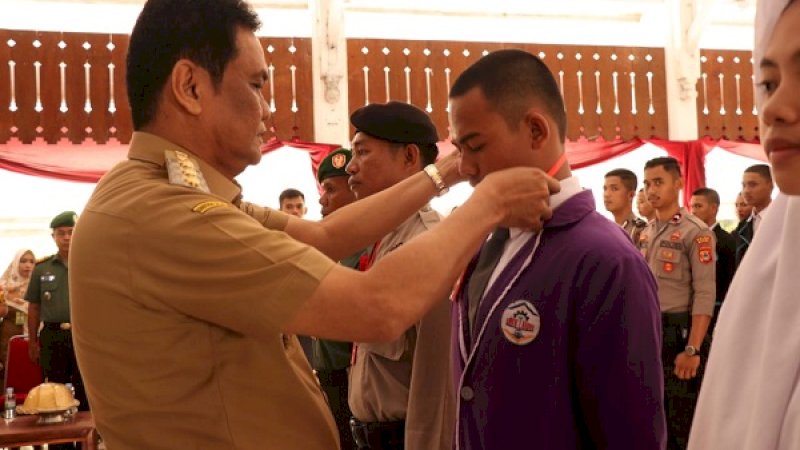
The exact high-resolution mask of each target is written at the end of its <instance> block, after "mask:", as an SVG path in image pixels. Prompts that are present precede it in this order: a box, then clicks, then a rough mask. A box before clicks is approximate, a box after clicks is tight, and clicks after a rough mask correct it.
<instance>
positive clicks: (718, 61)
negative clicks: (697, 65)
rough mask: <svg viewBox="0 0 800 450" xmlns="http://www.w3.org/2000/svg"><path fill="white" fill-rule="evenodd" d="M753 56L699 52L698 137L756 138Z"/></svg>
mask: <svg viewBox="0 0 800 450" xmlns="http://www.w3.org/2000/svg"><path fill="white" fill-rule="evenodd" d="M752 58H753V56H752V53H751V52H749V51H737V50H702V51H701V53H700V62H701V76H700V80H699V81H698V82H697V125H698V131H699V134H700V136H710V137H712V138H714V139H721V138H724V139H729V140H745V141H753V140H757V139H758V111H756V107H755V102H754V80H753V59H752Z"/></svg>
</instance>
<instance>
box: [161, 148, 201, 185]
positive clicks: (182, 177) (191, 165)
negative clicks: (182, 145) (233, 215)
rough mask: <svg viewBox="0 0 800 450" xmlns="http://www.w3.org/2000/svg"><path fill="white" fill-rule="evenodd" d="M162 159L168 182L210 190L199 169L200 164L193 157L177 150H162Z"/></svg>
mask: <svg viewBox="0 0 800 450" xmlns="http://www.w3.org/2000/svg"><path fill="white" fill-rule="evenodd" d="M164 160H165V161H166V164H167V174H168V175H169V182H170V184H175V185H178V186H187V187H190V188H194V189H199V190H201V191H203V192H210V190H209V189H208V184H207V183H206V179H205V177H204V176H203V172H201V171H200V164H198V162H197V160H195V159H194V157H192V156H190V155H189V154H188V153H185V152H182V151H179V150H164Z"/></svg>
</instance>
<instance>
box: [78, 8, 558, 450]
mask: <svg viewBox="0 0 800 450" xmlns="http://www.w3.org/2000/svg"><path fill="white" fill-rule="evenodd" d="M195 3H197V2H193V3H192V6H191V7H187V4H186V2H185V1H183V0H149V1H148V2H147V3H146V4H145V6H144V8H143V10H142V13H141V14H140V16H139V18H138V20H137V23H136V26H135V27H134V29H133V32H132V34H131V38H130V44H129V47H128V57H127V72H126V77H127V83H128V95H129V102H130V105H131V112H132V118H133V125H134V129H135V130H136V132H135V133H134V135H133V138H132V140H131V143H130V150H129V153H128V160H126V161H124V162H122V163H120V164H118V165H117V166H116V167H115V168H114V169H112V170H111V171H110V172H109V173H108V174H106V176H105V177H104V178H103V179H102V180H101V181H100V182H99V183H98V185H97V188H96V190H95V192H94V193H93V195H92V197H91V199H90V200H89V203H88V204H87V206H86V208H85V209H84V213H83V215H82V216H81V219H80V221H79V223H78V224H77V225H76V227H75V234H74V237H73V240H72V248H71V251H70V261H69V265H70V272H69V282H70V288H71V302H72V305H71V313H72V330H73V339H74V345H75V352H76V356H77V358H78V362H79V364H80V368H81V372H82V374H83V376H84V380H85V384H86V390H87V394H88V397H89V401H90V403H91V405H92V410H93V415H94V418H95V422H96V423H97V427H98V430H99V432H100V433H101V434H102V435H103V437H104V440H105V442H106V444H107V446H108V448H111V449H114V450H142V449H148V450H160V449H164V450H174V449H225V450H272V449H276V450H277V449H281V450H283V449H287V448H291V449H297V450H329V449H336V448H338V447H339V443H338V438H337V433H336V428H335V425H334V422H333V418H332V417H331V413H330V411H329V410H328V408H327V406H326V405H325V401H324V398H323V396H322V393H321V391H320V387H319V385H318V384H317V382H316V380H314V377H313V374H312V372H311V368H310V366H309V365H308V362H307V361H305V359H304V358H303V355H302V353H301V351H300V349H299V346H298V344H297V341H296V340H295V339H287V340H284V339H282V338H281V336H284V335H288V334H305V335H309V336H318V337H321V338H327V339H336V340H341V341H347V340H351V341H353V340H357V341H360V342H369V341H386V342H389V341H392V340H394V339H397V338H398V337H399V336H400V335H401V334H402V333H403V332H405V330H406V329H408V328H409V327H410V326H411V325H412V324H413V323H415V322H417V321H418V320H419V319H420V318H421V317H422V316H423V314H424V313H425V312H426V311H427V310H428V309H430V308H431V307H432V306H434V304H437V303H438V302H440V301H441V299H442V298H443V297H444V296H445V295H446V293H447V292H448V291H449V290H450V288H451V286H452V283H453V282H454V281H455V279H456V277H457V276H458V273H459V271H460V268H461V267H463V266H465V265H466V264H467V262H468V261H469V258H470V256H471V253H472V252H473V251H474V249H475V248H477V246H478V245H480V242H481V240H482V239H483V237H484V236H485V235H486V234H487V233H488V232H489V230H491V229H492V228H494V227H495V226H497V224H498V223H508V224H510V225H512V226H524V227H533V228H540V227H541V222H542V220H546V219H547V218H549V217H550V215H551V211H550V209H549V207H548V206H547V197H548V196H549V195H550V192H551V191H557V190H558V189H559V187H558V184H557V183H556V182H554V181H553V180H552V179H550V178H549V177H547V176H546V175H545V174H543V173H542V172H541V171H538V170H532V169H522V168H518V169H509V170H507V171H504V172H502V173H499V174H498V175H497V176H494V177H491V178H490V179H488V180H487V181H488V183H486V184H487V187H485V188H484V184H481V186H479V187H478V188H477V189H476V190H475V191H474V193H473V195H472V197H471V198H470V199H469V200H468V201H467V202H465V204H464V205H463V206H462V207H461V208H459V209H458V210H457V211H456V212H455V213H453V214H451V216H450V217H449V218H448V219H447V220H446V221H443V222H442V223H441V224H440V225H439V226H437V227H436V228H434V229H432V230H430V231H428V232H426V233H424V234H423V235H421V236H418V237H416V238H415V239H413V240H412V241H411V242H408V243H407V244H405V245H404V246H403V247H402V248H400V249H398V250H396V251H395V252H393V253H392V254H391V255H389V256H387V257H386V258H384V259H383V260H382V261H380V263H378V264H376V265H375V266H374V267H372V268H371V270H370V271H369V272H368V273H359V272H357V271H354V270H352V269H348V268H346V267H343V266H340V265H337V264H335V263H334V261H332V260H331V259H329V258H334V259H341V258H344V257H345V256H347V255H349V254H352V253H353V252H354V251H355V250H357V249H359V248H363V247H364V246H366V245H367V244H368V243H369V242H372V241H374V240H376V239H378V238H379V237H380V236H382V235H384V234H385V233H387V232H388V231H389V230H391V229H393V228H394V227H396V226H397V225H398V224H400V223H401V222H402V221H403V220H405V219H406V218H408V216H409V215H411V214H412V213H413V212H414V211H416V210H418V209H419V208H420V207H422V205H424V204H425V203H426V202H427V201H429V200H430V198H431V197H432V196H434V195H435V194H436V193H437V192H442V191H444V190H445V189H446V187H447V186H448V185H451V184H452V183H454V182H456V181H458V179H459V175H458V173H457V170H455V169H456V167H455V161H454V160H453V159H446V160H444V161H440V162H437V165H436V166H431V167H429V171H428V172H425V173H419V174H417V175H414V176H412V177H409V178H408V179H406V180H404V181H403V182H401V183H399V184H398V185H396V186H394V187H392V188H390V189H388V190H387V191H385V192H381V193H379V194H376V195H374V196H372V197H371V198H368V199H365V200H363V201H359V202H356V203H354V204H352V205H349V206H347V207H345V208H342V209H341V210H339V211H337V212H336V213H334V214H331V215H330V216H329V217H328V218H326V219H325V220H324V221H322V222H319V223H315V222H307V221H303V220H301V219H298V218H296V217H292V216H288V215H285V214H283V213H281V212H277V211H273V210H270V209H267V208H261V207H258V206H255V205H252V204H249V203H247V202H244V201H242V199H241V190H240V188H239V187H238V185H237V184H236V183H235V182H234V181H233V180H234V177H235V176H237V175H238V174H239V173H241V172H242V171H243V170H244V169H245V168H246V167H247V166H248V165H250V164H255V163H257V162H258V161H259V160H260V157H261V152H260V148H261V145H262V143H263V139H262V136H263V135H264V134H265V133H266V130H267V126H266V124H265V123H266V122H268V121H269V107H268V104H267V102H266V101H265V99H264V97H263V94H262V88H263V87H264V84H265V82H266V80H267V73H268V72H267V67H266V63H265V60H264V52H263V49H262V47H261V45H260V43H259V41H258V39H257V38H256V36H255V34H254V31H255V30H256V29H257V28H258V26H259V22H258V19H257V16H256V14H255V12H254V11H253V10H252V9H251V8H250V6H249V5H247V4H246V3H243V2H239V1H237V0H214V1H208V2H202V3H200V4H195ZM276 170H277V169H276ZM365 217H369V218H370V219H369V220H363V219H364V218H365ZM307 244H311V245H313V247H311V246H309V245H307ZM314 247H316V248H314ZM430 267H436V268H437V270H435V271H431V270H430ZM423 278H425V279H426V282H425V283H419V282H417V281H418V280H421V279H423Z"/></svg>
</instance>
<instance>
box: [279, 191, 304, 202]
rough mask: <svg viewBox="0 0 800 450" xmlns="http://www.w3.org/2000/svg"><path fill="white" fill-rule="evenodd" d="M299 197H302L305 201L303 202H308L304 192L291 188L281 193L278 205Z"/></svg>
mask: <svg viewBox="0 0 800 450" xmlns="http://www.w3.org/2000/svg"><path fill="white" fill-rule="evenodd" d="M297 197H300V198H302V199H303V201H306V196H305V195H303V193H302V192H300V191H299V190H297V189H293V188H289V189H286V190H284V191H283V192H281V195H280V196H278V203H279V204H281V205H283V201H284V200H286V199H290V198H297Z"/></svg>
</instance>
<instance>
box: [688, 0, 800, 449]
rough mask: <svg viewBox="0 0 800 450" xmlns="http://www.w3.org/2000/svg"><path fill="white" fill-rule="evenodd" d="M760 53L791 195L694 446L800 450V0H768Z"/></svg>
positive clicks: (746, 264) (773, 132) (724, 349)
mask: <svg viewBox="0 0 800 450" xmlns="http://www.w3.org/2000/svg"><path fill="white" fill-rule="evenodd" d="M787 5H788V6H787ZM753 56H754V61H755V71H756V83H757V84H758V86H759V91H760V95H759V97H760V98H759V99H758V100H759V104H760V107H759V111H761V116H760V121H761V128H760V129H761V142H762V144H764V149H765V150H766V153H767V156H768V157H769V160H770V162H771V163H772V171H773V178H774V179H775V181H776V182H777V184H778V187H779V188H780V190H781V192H780V194H779V195H778V198H777V199H776V200H775V201H774V202H773V204H772V206H770V212H769V214H767V215H766V217H765V218H764V222H763V223H762V225H761V228H760V229H759V233H758V235H757V236H756V238H755V239H754V240H753V243H752V245H751V247H750V249H749V250H748V252H747V256H746V257H745V258H744V260H743V261H742V264H741V266H739V269H738V271H737V272H736V276H735V277H734V279H733V283H732V284H731V286H730V290H729V291H728V296H727V297H726V299H725V303H724V306H723V308H722V312H721V313H720V318H719V322H718V324H717V329H716V331H715V333H714V345H713V347H712V350H711V355H710V359H709V362H708V367H707V370H706V375H705V379H704V380H703V388H702V389H701V391H700V400H699V403H698V406H697V410H696V412H695V416H694V423H693V426H692V433H691V437H690V439H689V449H691V450H709V449H712V450H713V449H724V450H797V449H800V0H760V1H759V4H758V12H757V15H756V45H755V50H754V52H753Z"/></svg>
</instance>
